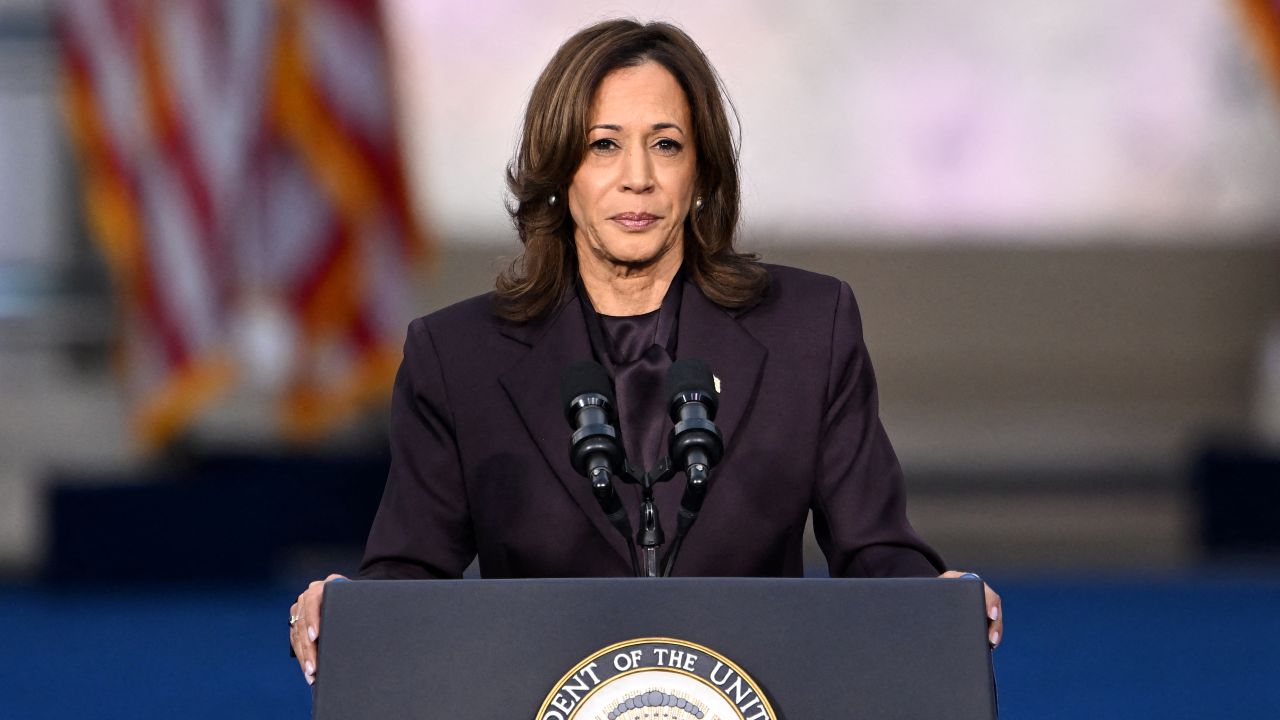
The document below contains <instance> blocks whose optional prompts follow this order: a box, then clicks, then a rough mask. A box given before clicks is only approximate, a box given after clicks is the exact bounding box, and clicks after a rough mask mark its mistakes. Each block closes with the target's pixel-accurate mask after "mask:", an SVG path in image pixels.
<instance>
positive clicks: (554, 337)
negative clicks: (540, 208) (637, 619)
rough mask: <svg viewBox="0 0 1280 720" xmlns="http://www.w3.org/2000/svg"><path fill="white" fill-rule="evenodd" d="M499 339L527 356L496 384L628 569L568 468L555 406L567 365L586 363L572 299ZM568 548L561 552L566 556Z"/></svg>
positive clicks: (585, 485)
mask: <svg viewBox="0 0 1280 720" xmlns="http://www.w3.org/2000/svg"><path fill="white" fill-rule="evenodd" d="M502 332H503V334H504V335H506V336H507V337H510V338H512V339H514V340H517V341H519V342H522V343H524V344H526V345H529V346H530V348H529V352H528V353H527V354H526V355H525V356H524V357H523V358H521V359H520V361H519V362H517V363H516V364H515V366H513V367H512V368H511V369H509V370H507V371H506V372H504V373H503V374H502V375H501V376H500V378H499V380H500V382H501V383H502V387H503V388H504V389H505V390H506V392H507V396H508V397H510V398H511V402H512V404H514V405H515V407H516V410H517V412H519V414H520V419H521V420H522V421H523V422H524V426H525V429H526V430H527V431H528V432H529V436H530V437H532V438H533V441H534V443H535V444H536V445H537V446H538V450H539V451H540V452H541V453H542V456H543V457H544V458H545V459H546V461H547V464H548V465H550V466H551V469H552V470H554V471H555V475H556V477H557V478H559V480H560V483H561V484H562V485H563V486H564V488H565V490H566V491H567V492H568V493H569V495H570V496H572V497H573V499H574V502H576V503H577V504H578V507H580V508H581V509H582V511H583V512H584V513H586V515H587V517H588V518H589V519H590V520H591V523H592V524H593V525H594V526H595V527H596V529H597V530H598V531H599V532H600V534H601V535H602V536H604V538H605V540H606V541H607V542H608V543H609V544H610V545H611V546H612V547H613V548H614V550H616V551H617V553H618V556H619V557H621V558H622V559H623V560H625V561H626V562H627V566H628V567H630V563H631V555H630V553H629V551H628V549H627V545H626V543H625V542H624V541H623V539H622V536H621V535H620V534H619V533H618V531H617V530H616V529H614V527H613V526H612V525H610V524H609V523H608V521H607V520H606V519H605V516H604V512H603V511H602V510H601V509H600V505H599V504H598V503H597V502H596V499H595V496H594V495H593V494H592V493H591V486H590V483H589V482H588V481H587V479H586V478H584V477H582V476H580V475H578V474H577V473H576V472H574V470H573V466H572V465H571V464H570V462H569V435H570V432H569V425H568V422H567V421H566V420H565V417H564V408H563V407H561V400H560V376H561V374H562V373H563V372H564V369H565V368H566V367H568V366H569V365H570V364H572V363H574V362H576V361H579V360H587V359H590V358H591V343H590V341H589V340H588V338H587V328H586V322H585V321H584V320H583V316H582V312H581V308H580V306H579V305H578V299H577V296H576V295H575V296H574V297H572V298H570V299H569V300H568V301H567V302H565V303H564V304H563V305H562V306H561V307H560V309H559V310H557V311H555V314H554V315H552V316H551V317H550V318H548V319H547V320H545V321H543V322H541V323H539V322H533V323H528V324H525V325H520V326H514V325H513V326H508V327H507V328H504V329H503V331H502ZM568 550H570V548H566V551H568Z"/></svg>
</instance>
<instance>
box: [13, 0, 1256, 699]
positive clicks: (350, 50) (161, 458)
mask: <svg viewBox="0 0 1280 720" xmlns="http://www.w3.org/2000/svg"><path fill="white" fill-rule="evenodd" d="M616 16H633V17H637V18H639V19H642V20H648V19H665V20H669V21H672V22H675V23H677V24H678V25H680V26H681V27H683V28H684V29H685V30H687V31H688V32H689V33H690V34H691V35H692V36H693V37H694V39H695V40H697V41H698V42H699V43H700V44H701V46H702V47H703V49H704V50H705V51H706V52H707V54H708V55H709V57H710V59H711V61H712V62H713V63H714V64H715V66H716V67H717V69H718V70H719V72H720V73H721V75H722V76H723V79H724V82H725V85H726V86H727V89H728V91H729V93H730V95H731V97H732V99H733V101H734V103H735V105H736V108H737V111H738V114H739V116H740V124H741V136H742V171H743V179H744V209H745V217H744V224H743V227H742V235H741V239H742V243H743V244H744V245H745V246H746V247H748V248H750V249H753V250H755V251H757V252H759V253H761V254H762V255H763V256H764V258H765V259H766V260H767V261H770V262H777V263H783V264H792V265H798V266H801V267H806V268H810V269H815V270H818V271H821V272H825V273H828V274H832V275H836V276H838V277H841V278H843V279H845V280H847V281H849V282H850V283H851V284H852V286H853V288H854V291H855V293H856V294H857V296H858V300H859V303H860V305H861V309H862V313H863V317H864V320H865V323H866V334H867V341H868V344H869V346H870V348H871V351H872V356H873V358H874V360H875V363H876V370H877V375H878V378H879V381H880V389H881V406H882V413H883V419H884V422H885V424H886V426H887V427H888V430H889V433H890V436H891V437H892V438H893V441H894V444H895V447H896V448H897V451H898V454H899V456H900V458H901V460H902V462H903V465H904V466H905V468H906V470H907V475H908V483H909V488H910V497H911V501H910V513H911V517H912V520H913V522H914V523H915V525H916V526H917V528H918V529H920V531H921V532H922V533H923V534H924V535H925V537H927V538H928V539H929V540H930V541H931V542H932V543H933V544H934V545H935V546H936V547H937V548H938V549H939V550H940V551H941V552H942V553H943V555H944V556H945V557H946V558H947V560H948V561H949V563H950V564H951V565H952V566H953V567H958V568H964V569H968V570H973V571H977V572H980V573H981V574H983V575H984V576H985V577H986V578H987V579H988V581H989V582H991V583H992V584H993V585H995V586H996V587H997V589H998V590H999V591H1000V592H1001V593H1002V595H1003V596H1004V598H1005V603H1006V615H1007V622H1008V625H1007V636H1008V637H1007V642H1006V643H1005V646H1004V647H1002V648H1001V649H1000V651H999V652H997V653H996V669H997V675H998V678H999V681H1000V693H1001V700H1002V709H1003V710H1004V713H1005V715H1006V716H1008V717H1036V718H1056V717H1064V718H1065V717H1095V718H1103V717H1116V718H1121V717H1124V718H1128V717H1142V716H1156V715H1159V716H1164V717H1188V718H1190V717H1201V716H1205V715H1210V716H1236V717H1275V716H1277V714H1280V689H1278V688H1277V686H1276V683H1275V682H1274V680H1275V677H1276V676H1277V673H1278V672H1280V612H1278V611H1280V580H1277V579H1276V570H1277V569H1280V2H1277V0H1172V1H1171V0H1159V1H1157V0H1106V1H1104V0H1080V1H1078V2H1072V3H1063V2H1054V1H1052V0H1029V1H1027V2H1021V3H1015V4H1010V3H1004V2H996V1H995V0H969V1H968V2H951V1H946V2H937V1H936V0H934V1H930V2H925V1H924V0H895V1H894V2H885V1H881V0H859V1H857V2H819V1H817V0H806V1H803V2H801V1H798V0H797V1H793V2H789V3H779V2H766V1H765V0H743V1H739V2H729V1H728V0H721V1H710V2H685V3H676V2H659V1H651V2H641V1H635V2H598V3H592V2H585V1H583V0H544V2H540V3H536V4H526V3H517V2H514V1H507V2H500V1H497V0H473V1H471V2H452V1H440V2H416V1H415V0H384V1H383V2H382V3H374V2H360V1H358V0H309V1H308V0H279V1H273V0H261V1H252V0H249V1H245V2H237V1H234V0H206V1H203V2H197V1H195V0H183V1H180V2H152V1H148V0H66V1H65V2H50V1H47V0H0V638H3V639H2V640H0V643H3V646H4V648H5V649H4V651H3V652H0V717H4V718H8V717H13V718H46V717H48V718H54V717H68V716H76V717H85V718H97V717H102V718H115V717H131V718H152V717H154V718H160V717H172V716H174V715H178V714H180V715H182V716H183V717H193V718H204V717H208V718H214V717H230V716H236V717H246V718H249V717H262V718H267V717H271V718H279V717H305V716H306V715H307V714H308V712H309V707H310V700H309V691H308V689H307V686H306V685H305V683H304V682H303V681H302V679H301V677H299V673H298V672H297V670H296V664H295V663H294V661H293V660H291V659H290V658H289V657H288V652H287V649H286V635H285V623H284V620H285V617H286V615H287V609H288V607H289V605H290V603H291V602H292V601H293V598H294V596H296V595H297V593H298V592H299V591H301V589H302V588H303V587H304V586H305V583H306V581H308V580H310V579H314V578H317V577H322V576H323V575H325V574H327V573H328V572H333V571H336V572H346V573H351V572H354V571H355V569H356V567H357V564H358V562H359V554H360V547H361V544H362V542H363V538H364V534H365V532H366V531H367V528H368V524H369V521H370V520H371V518H372V513H373V510H374V508H375V507H376V504H377V501H378V497H379V495H380V492H381V487H382V482H383V480H384V478H385V473H386V467H387V462H388V455H387V449H386V412H385V410H386V405H387V397H388V393H389V388H390V379H391V376H392V374H393V373H394V369H395V367H396V364H397V363H398V362H399V357H400V344H401V342H402V341H403V332H404V327H405V325H406V324H407V322H408V321H409V320H410V319H412V318H413V317H416V316H418V315H422V314H425V313H428V312H431V311H432V310H435V309H437V308H440V307H443V306H444V305H446V304H449V303H451V302H454V301H457V300H460V299H463V298H466V297H469V296H472V295H475V294H478V293H481V292H484V291H486V290H488V289H490V288H491V287H492V281H493V277H494V275H495V274H496V272H497V271H498V270H499V269H500V268H501V267H503V265H504V263H506V262H509V261H510V259H511V257H513V256H514V254H515V253H516V250H517V243H516V240H515V237H514V232H513V230H512V229H511V226H510V223H509V220H508V219H507V216H506V214H505V212H504V209H503V202H504V197H505V196H504V193H505V188H504V184H503V172H504V169H505V166H506V163H507V161H508V160H509V158H510V156H511V154H512V151H513V150H514V147H515V143H516V138H517V134H518V128H519V124H520V119H521V114H522V111H523V106H524V103H525V101H526V99H527V96H528V93H529V91H530V89H531V88H532V85H533V82H534V80H535V78H536V76H537V73H538V71H539V70H540V69H541V67H542V66H543V65H544V64H545V62H546V61H547V60H548V59H549V58H550V56H551V54H552V53H553V52H554V50H555V48H556V47H557V46H558V45H559V44H560V43H561V42H562V41H563V40H565V39H566V38H567V37H569V36H570V35H571V34H572V33H573V32H574V31H576V30H577V29H579V28H581V27H583V26H585V25H587V24H590V23H592V22H594V21H597V20H601V19H605V18H609V17H616ZM810 557H811V558H812V562H811V565H812V566H813V568H814V570H813V572H814V574H821V573H822V572H823V567H824V566H823V565H822V563H821V559H820V557H819V556H818V554H817V552H816V549H814V550H813V551H812V552H811V556H810Z"/></svg>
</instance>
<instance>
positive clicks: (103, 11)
mask: <svg viewBox="0 0 1280 720" xmlns="http://www.w3.org/2000/svg"><path fill="white" fill-rule="evenodd" d="M57 18H58V29H59V36H60V40H61V48H62V59H63V67H64V72H63V79H64V86H65V87H64V92H63V98H64V106H65V116H66V118H67V124H68V127H69V129H70V134H71V136H72V139H73V144H74V146H75V147H76V149H77V155H78V158H79V162H80V167H81V177H82V184H83V188H84V192H83V195H84V201H85V208H86V216H87V218H88V221H89V226H90V230H91V232H92V233H93V235H94V237H95V238H96V240H97V242H98V244H99V245H100V247H101V248H102V250H103V251H104V253H105V255H106V257H107V258H108V261H109V264H110V266H111V269H112V273H113V275H114V277H115V279H116V285H117V287H118V289H119V293H120V297H121V303H120V305H121V307H122V309H123V317H122V318H121V320H122V327H123V330H124V332H123V335H122V338H121V344H120V364H121V369H122V372H123V375H124V377H125V382H126V386H127V388H128V392H129V394H130V396H131V397H132V398H134V399H135V400H136V403H135V406H136V411H135V416H134V421H135V422H134V424H135V427H136V429H137V431H138V434H139V435H140V437H141V438H142V439H143V440H144V441H146V442H147V443H148V444H151V445H159V444H163V443H165V442H166V441H168V440H170V439H172V438H173V437H174V436H175V435H177V434H178V433H180V432H181V431H182V430H184V429H185V428H187V427H188V426H189V425H190V424H191V423H192V422H194V421H195V420H196V419H197V418H198V416H199V414H200V413H201V411H202V410H204V409H206V408H207V407H209V406H210V404H211V403H213V402H214V401H216V400H217V399H218V398H219V397H220V396H221V395H222V393H223V392H224V391H225V390H226V389H227V388H228V387H229V386H230V385H231V384H232V383H233V382H235V381H236V379H237V377H238V376H240V375H242V373H240V372H239V371H240V370H241V369H242V365H243V364H242V363H241V362H240V361H239V358H240V357H241V356H242V353H241V352H239V351H238V346H237V344H236V343H235V338H236V337H237V332H236V329H237V328H238V327H240V326H242V325H243V324H244V322H245V318H246V317H248V316H251V315H253V313H255V312H257V310H258V309H260V308H261V307H263V306H267V307H271V308H275V309H276V310H277V312H276V315H277V316H282V317H284V318H285V320H286V321H285V323H283V324H282V325H279V326H278V327H277V329H278V330H279V333H278V334H279V335H281V337H280V338H279V339H280V340H282V341H284V342H285V343H286V345H287V349H288V352H287V353H285V358H286V362H285V365H284V368H283V371H282V372H281V375H282V377H283V378H284V379H283V380H282V381H281V383H280V385H281V388H280V401H281V423H282V424H281V427H282V428H283V431H284V432H285V433H286V434H287V435H289V436H293V437H300V438H313V437H319V436H322V435H324V434H326V433H328V432H329V431H331V430H332V429H333V428H335V427H336V426H338V425H339V424H340V423H341V422H342V421H343V420H344V419H345V418H347V417H349V416H350V415H351V414H352V413H353V412H354V411H356V410H358V409H360V408H361V407H363V406H364V405H366V404H368V403H370V402H377V403H383V402H385V397H386V393H387V391H388V389H389V386H390V381H391V379H392V377H393V375H394V371H395V367H396V365H397V364H398V362H399V359H400V350H399V348H400V342H401V339H402V337H403V332H404V322H405V318H406V309H407V306H408V301H407V295H408V283H409V281H410V279H411V275H410V272H409V269H410V268H411V266H412V265H413V264H414V262H415V261H417V260H419V259H421V258H422V257H423V255H424V250H425V246H424V243H423V242H422V240H421V235H420V233H419V231H418V229H417V227H416V226H415V223H414V220H413V216H412V213H411V211H410V208H409V205H408V200H407V191H406V186H405V179H404V171H403V168H402V165H401V161H400V155H399V152H398V147H397V138H396V133H395V124H394V122H393V104H392V93H391V82H390V75H389V67H388V66H389V60H388V54H387V44H386V42H385V37H384V34H383V29H382V27H381V17H380V12H379V8H378V6H377V4H376V3H374V2H361V1H360V0H277V1H276V2H268V1H266V0H264V1H263V2H241V1H239V0H164V1H161V0H66V1H65V2H62V3H61V4H60V5H59V6H58V13H57Z"/></svg>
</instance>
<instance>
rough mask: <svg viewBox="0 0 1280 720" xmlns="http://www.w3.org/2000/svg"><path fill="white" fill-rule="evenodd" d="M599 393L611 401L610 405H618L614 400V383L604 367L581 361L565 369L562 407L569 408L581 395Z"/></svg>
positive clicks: (561, 390) (561, 384) (561, 381)
mask: <svg viewBox="0 0 1280 720" xmlns="http://www.w3.org/2000/svg"><path fill="white" fill-rule="evenodd" d="M587 393H599V394H601V395H603V396H605V397H606V398H608V399H609V405H610V406H615V405H617V403H616V402H614V399H613V381H612V380H611V379H610V378H609V373H608V371H606V370H605V369H604V366H603V365H601V364H600V363H598V362H596V361H595V360H581V361H579V362H576V363H574V364H572V365H570V366H569V367H567V368H565V369H564V372H563V373H562V374H561V375H560V406H561V407H564V408H568V407H569V403H571V402H573V399H574V398H576V397H578V396H579V395H585V394H587Z"/></svg>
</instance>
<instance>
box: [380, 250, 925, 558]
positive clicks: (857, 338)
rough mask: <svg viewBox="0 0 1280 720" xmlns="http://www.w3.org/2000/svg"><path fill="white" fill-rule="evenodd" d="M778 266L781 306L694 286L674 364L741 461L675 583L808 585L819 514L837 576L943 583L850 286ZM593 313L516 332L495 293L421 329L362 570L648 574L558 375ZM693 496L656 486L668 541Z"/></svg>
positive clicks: (414, 331)
mask: <svg viewBox="0 0 1280 720" xmlns="http://www.w3.org/2000/svg"><path fill="white" fill-rule="evenodd" d="M769 272H770V274H771V276H772V285H771V286H770V288H769V292H768V294H767V296H766V297H765V299H764V300H763V301H762V302H761V303H760V304H758V305H756V306H755V307H752V308H751V309H748V310H745V311H741V312H730V311H726V310H724V309H723V308H721V307H719V306H717V305H715V304H714V303H712V302H711V301H709V300H707V299H706V298H705V297H704V296H703V295H702V293H701V291H699V290H698V288H697V286H696V285H695V284H694V283H692V282H686V283H685V284H684V291H683V292H684V295H683V298H682V301H681V306H680V319H679V331H678V332H679V336H678V344H677V347H676V356H677V357H685V358H687V357H696V358H701V359H702V360H704V361H706V363H707V364H708V365H709V366H710V367H711V369H712V371H713V372H714V373H715V374H716V375H717V376H718V377H719V378H720V380H721V388H720V410H719V414H718V415H717V417H716V424H717V425H718V426H719V427H720V429H721V431H722V432H723V434H724V440H725V455H724V458H723V460H722V461H721V463H720V464H719V465H718V466H716V468H715V470H714V472H713V475H712V482H711V485H710V488H709V490H708V492H707V496H706V501H705V504H704V505H703V509H702V513H701V516H700V518H699V519H698V522H697V524H696V525H695V526H694V527H693V529H692V530H690V532H689V535H688V537H687V538H686V539H685V542H684V545H683V547H682V548H681V551H680V557H679V561H678V562H677V564H676V567H675V571H674V573H673V574H675V575H702V576H799V575H802V574H803V570H804V568H803V562H802V557H801V556H802V552H801V549H802V545H803V535H804V528H805V519H806V517H807V515H808V513H809V512H810V510H812V511H813V515H814V529H815V531H816V533H817V537H818V542H819V544H820V545H821V547H822V549H823V551H824V552H825V553H826V557H827V562H828V565H829V569H830V573H831V574H832V575H833V576H837V577H855V576H863V577H865V576H870V577H885V576H933V575H937V574H938V573H939V572H941V571H942V570H943V569H944V565H943V562H942V560H941V558H939V557H938V555H937V553H935V552H934V551H933V550H932V548H930V547H929V546H928V545H927V544H925V543H924V541H922V540H921V539H920V537H919V536H917V535H916V533H915V531H914V530H912V528H911V526H910V524H909V523H908V522H907V517H906V504H905V497H904V490H903V480H902V471H901V469H900V467H899V464H898V460H897V457H896V456H895V455H894V452H893V448H892V447H891V446H890V444H889V439H888V437H887V436H886V435H885V431H884V428H883V427H882V426H881V423H880V419H879V416H878V412H877V394H876V383H875V378H874V375H873V374H872V370H871V362H870V360H869V358H868V356H867V349H866V346H865V345H864V344H863V340H862V324H861V320H860V318H859V315H858V309H857V306H856V304H855V303H854V298H853V292H852V291H851V290H850V289H849V286H848V285H847V284H846V283H844V282H841V281H839V280H836V279H834V278H831V277H826V276H823V275H817V274H814V273H809V272H805V271H802V270H796V269H793V268H786V267H777V266H770V267H769ZM578 303H579V298H577V297H576V296H574V297H571V298H570V299H569V300H568V301H567V302H566V303H564V304H563V305H562V306H561V307H560V308H559V309H558V310H557V311H554V312H552V313H551V314H550V315H548V316H546V317H544V318H542V319H539V320H537V321H533V322H530V323H526V324H515V323H510V322H507V321H504V320H501V319H499V318H498V317H496V316H495V315H494V314H493V313H492V311H491V309H490V297H489V296H487V295H486V296H481V297H476V298H472V299H470V300H466V301H464V302H461V303H458V304H457V305H453V306H451V307H448V308H445V309H443V310H440V311H438V312H435V313H433V314H431V315H428V316H426V317H422V318H418V319H417V320H414V321H413V322H412V323H411V324H410V325H409V333H408V339H407V340H406V341H405V351H404V362H403V364H402V365H401V367H400V372H399V374H398V375H397V377H396V383H395V390H394V392H393V395H392V409H391V471H390V475H389V477H388V478H387V486H386V490H385V491H384V494H383V497H382V503H381V506H380V507H379V509H378V515H377V518H376V519H375V520H374V523H373V528H372V530H371V531H370V533H369V541H368V545H367V546H366V549H365V557H364V562H363V564H362V567H361V570H360V577H362V578H428V577H444V578H456V577H460V576H461V575H462V572H463V570H464V569H465V568H466V567H467V565H468V564H469V563H470V562H471V561H472V559H473V558H474V557H475V556H476V555H477V554H478V555H479V560H480V571H481V574H482V575H483V576H484V577H573V576H611V575H614V576H616V575H630V574H631V566H630V560H629V555H628V552H627V547H626V545H625V544H624V541H623V539H622V537H621V535H620V534H619V533H618V532H617V531H616V530H615V529H614V528H613V527H612V526H611V525H609V524H608V522H607V521H606V520H605V518H604V514H603V513H602V512H601V510H600V507H599V505H597V504H596V501H595V499H594V497H593V496H592V494H591V490H590V486H589V484H588V482H587V480H586V479H584V478H583V477H581V476H579V475H577V474H576V473H575V472H574V471H573V468H572V467H571V466H570V463H569V434H570V430H569V426H568V424H567V423H566V421H565V418H564V413H563V409H562V408H561V403H560V395H559V384H560V375H561V372H562V371H563V369H564V368H565V367H567V366H568V365H569V364H570V363H572V362H574V361H577V360H582V359H587V358H590V357H591V346H590V341H589V339H588V335H587V329H586V323H585V320H584V319H583V314H582V312H581V308H580V306H579V304H578ZM637 464H644V463H637ZM683 484H684V483H683V476H681V475H678V476H676V478H675V479H673V480H672V481H671V482H669V483H665V484H663V485H659V486H658V489H657V493H656V497H657V502H658V506H659V509H660V511H661V519H662V520H663V522H664V525H665V527H666V530H667V535H668V539H670V538H671V537H672V535H673V534H674V529H675V527H674V525H675V517H676V515H675V511H676V507H677V506H678V503H679V498H680V494H681V493H682V491H683ZM619 490H620V492H624V493H627V492H632V493H634V492H636V488H635V487H634V486H629V485H627V486H623V485H621V484H620V486H619ZM628 499H630V498H628ZM632 518H633V519H632V523H633V524H634V523H635V522H636V520H635V519H634V515H633V516H632Z"/></svg>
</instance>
